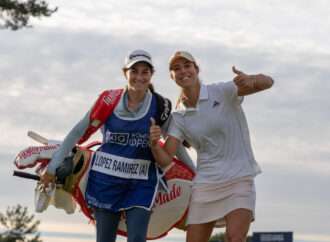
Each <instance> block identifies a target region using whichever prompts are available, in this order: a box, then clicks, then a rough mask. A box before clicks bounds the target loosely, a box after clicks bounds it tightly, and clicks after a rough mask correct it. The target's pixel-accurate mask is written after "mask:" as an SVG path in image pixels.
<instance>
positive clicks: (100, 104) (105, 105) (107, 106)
mask: <svg viewBox="0 0 330 242" xmlns="http://www.w3.org/2000/svg"><path fill="white" fill-rule="evenodd" d="M122 93H123V89H114V90H106V91H104V92H102V93H101V94H100V96H99V97H98V99H97V100H96V102H95V104H94V106H93V108H92V110H91V113H90V116H89V120H90V121H89V126H88V128H87V130H86V132H85V134H84V135H83V136H82V137H81V138H80V140H79V141H78V144H82V143H84V142H85V141H86V140H87V139H89V137H90V136H91V135H92V134H94V133H95V132H96V131H97V130H98V129H99V128H100V127H101V126H102V125H103V124H104V123H105V121H106V120H107V118H108V117H109V116H110V115H111V114H112V113H113V110H114V109H115V107H116V106H117V104H118V102H119V100H120V97H121V94H122Z"/></svg>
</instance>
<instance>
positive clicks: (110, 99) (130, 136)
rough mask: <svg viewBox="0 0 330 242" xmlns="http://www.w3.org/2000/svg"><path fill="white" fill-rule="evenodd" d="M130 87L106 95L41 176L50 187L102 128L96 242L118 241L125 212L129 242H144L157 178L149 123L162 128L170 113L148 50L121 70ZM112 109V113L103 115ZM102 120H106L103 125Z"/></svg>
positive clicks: (96, 165) (92, 175) (89, 192)
mask: <svg viewBox="0 0 330 242" xmlns="http://www.w3.org/2000/svg"><path fill="white" fill-rule="evenodd" d="M123 73H124V76H125V78H126V80H127V86H126V87H125V88H123V89H113V90H107V91H105V92H103V93H102V94H101V95H100V97H99V99H98V100H97V101H96V102H95V104H94V106H93V107H92V108H91V110H90V111H89V112H88V113H87V114H86V115H85V116H84V118H83V119H82V120H81V121H80V122H79V123H78V124H77V125H76V126H75V127H74V128H73V129H72V130H71V131H70V132H69V134H68V135H67V136H66V138H65V139H64V142H63V143H62V145H61V147H60V149H59V151H58V152H57V153H55V155H54V156H53V157H52V160H51V162H50V164H49V166H48V168H47V172H46V173H45V174H44V175H43V177H42V182H43V183H44V184H45V185H46V186H47V185H48V184H49V183H52V182H54V181H55V171H56V169H57V168H58V167H59V166H60V164H61V163H62V162H63V160H64V158H65V157H66V156H67V155H68V154H69V153H70V151H71V150H72V148H73V147H74V146H75V145H76V144H77V143H78V144H80V143H82V142H84V141H85V140H87V139H88V138H89V137H90V135H91V134H92V133H94V132H95V131H96V130H98V129H99V128H100V127H101V126H102V129H101V131H102V134H103V142H102V144H101V146H100V147H99V149H98V150H97V152H95V155H94V158H93V160H92V165H91V168H90V171H89V178H88V183H87V189H86V194H85V198H86V201H87V203H88V205H89V206H90V207H91V208H92V209H93V211H94V217H95V220H96V231H97V242H114V241H115V240H116V233H117V228H118V223H119V221H120V217H121V216H122V214H123V213H125V217H126V225H127V237H128V241H129V242H144V241H146V233H147V228H148V223H149V219H150V214H151V208H152V206H153V202H154V198H155V193H156V192H157V188H158V183H159V175H158V168H157V166H161V167H162V166H163V165H164V163H163V162H161V161H158V162H157V163H156V161H155V159H154V157H153V155H152V152H151V149H150V146H149V128H150V121H149V120H150V118H153V119H154V120H156V123H157V124H158V125H159V126H164V125H165V123H166V121H167V119H168V117H169V114H170V112H171V103H170V101H169V100H168V99H166V98H164V97H162V96H161V95H159V94H157V93H155V92H154V90H153V88H152V86H151V78H152V75H153V73H154V66H153V63H152V58H151V55H150V54H149V53H148V52H146V51H144V50H135V51H133V52H132V53H130V54H129V55H128V56H127V57H126V59H125V64H124V67H123ZM110 108H113V111H112V113H110V114H107V115H108V116H106V117H104V113H106V112H108V110H109V109H110ZM100 120H103V121H100Z"/></svg>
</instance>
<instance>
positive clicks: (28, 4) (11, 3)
mask: <svg viewBox="0 0 330 242" xmlns="http://www.w3.org/2000/svg"><path fill="white" fill-rule="evenodd" d="M56 11H57V7H55V8H53V9H51V8H49V7H48V3H47V2H45V1H40V0H27V1H18V0H0V29H11V30H18V29H21V28H24V27H31V25H30V24H29V20H30V17H37V18H41V17H50V16H51V15H52V14H53V13H54V12H56Z"/></svg>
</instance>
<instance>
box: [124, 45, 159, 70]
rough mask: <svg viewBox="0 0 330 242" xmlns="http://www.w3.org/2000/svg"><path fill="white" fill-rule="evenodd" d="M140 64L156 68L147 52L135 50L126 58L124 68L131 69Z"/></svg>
mask: <svg viewBox="0 0 330 242" xmlns="http://www.w3.org/2000/svg"><path fill="white" fill-rule="evenodd" d="M138 62H146V63H148V64H149V65H151V67H152V68H154V65H153V64H152V58H151V55H150V54H149V53H148V52H147V51H145V50H134V51H133V52H131V53H130V54H129V55H128V56H126V58H125V65H124V68H127V69H128V68H131V67H132V66H133V65H134V64H136V63H138Z"/></svg>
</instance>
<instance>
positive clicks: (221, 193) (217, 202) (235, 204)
mask: <svg viewBox="0 0 330 242" xmlns="http://www.w3.org/2000/svg"><path fill="white" fill-rule="evenodd" d="M255 203H256V191H255V185H254V179H253V177H250V176H249V177H242V178H239V179H235V180H234V181H229V182H225V183H216V184H213V183H211V184H206V183H204V184H195V185H194V186H193V189H192V196H191V200H190V206H189V213H188V219H187V225H188V224H203V223H208V222H211V221H216V227H224V226H225V225H226V222H225V219H224V217H225V216H226V215H227V214H228V213H230V212H232V211H233V210H236V209H239V208H244V209H248V210H250V211H251V212H252V214H253V220H254V216H255Z"/></svg>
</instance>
